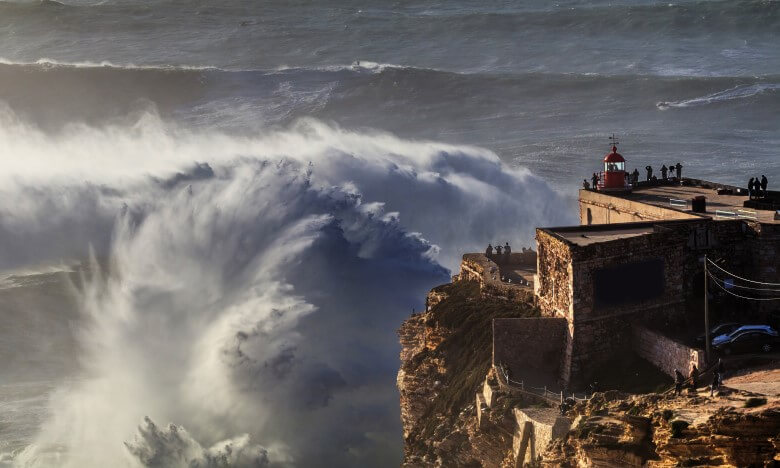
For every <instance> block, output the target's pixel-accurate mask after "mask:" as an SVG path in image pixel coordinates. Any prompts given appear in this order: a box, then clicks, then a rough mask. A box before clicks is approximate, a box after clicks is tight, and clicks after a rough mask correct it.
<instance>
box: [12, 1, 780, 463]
mask: <svg viewBox="0 0 780 468" xmlns="http://www.w3.org/2000/svg"><path fill="white" fill-rule="evenodd" d="M778 44H780V3H779V2H776V1H746V0H737V1H681V2H671V3H670V2H668V1H667V2H649V1H629V0H624V1H610V2H606V1H577V0H568V1H559V2H556V3H552V2H546V1H545V2H542V1H535V0H531V1H523V2H514V1H513V2H509V1H479V2H477V1H466V0H454V1H447V2H440V1H397V2H379V1H363V2H358V1H335V0H333V1H331V0H327V1H321V2H312V1H304V0H295V1H276V0H270V1H266V2H254V1H225V2H219V3H214V2H205V1H183V0H160V1H155V2H150V1H130V0H127V1H125V0H120V1H111V0H104V1H82V0H69V1H64V2H57V1H51V0H44V1H36V2H22V1H13V2H9V1H0V162H2V168H3V169H2V171H0V271H2V272H3V273H2V274H0V312H2V318H3V322H4V324H5V325H4V326H3V327H0V408H2V410H1V411H0V464H3V463H5V464H7V465H9V466H188V465H192V464H194V465H193V466H224V465H225V464H228V465H233V466H397V464H398V462H399V460H400V457H401V447H402V435H401V431H400V421H399V410H398V394H397V391H396V390H395V386H394V385H395V372H396V371H397V367H398V357H397V353H398V345H397V342H396V341H397V339H396V336H395V330H396V329H397V327H398V326H399V325H400V322H401V321H402V320H403V319H404V318H405V317H406V316H407V315H408V314H409V313H410V312H411V310H412V309H413V308H416V309H417V310H419V309H420V307H422V299H423V298H424V294H425V292H426V291H427V290H428V289H429V288H430V287H431V286H434V285H435V284H438V283H441V282H444V281H446V280H447V277H448V274H449V271H448V270H450V271H451V270H452V269H454V268H456V267H457V264H458V258H459V255H460V254H461V253H462V252H465V251H469V250H475V249H478V250H481V249H482V248H484V247H483V245H484V244H487V242H498V241H500V242H502V243H503V242H505V241H509V242H511V243H513V244H515V245H518V246H519V245H530V244H531V242H532V239H533V228H534V227H535V226H538V225H555V224H558V225H560V224H567V223H576V222H577V219H576V207H575V195H576V189H577V188H578V187H579V184H580V183H581V181H582V179H583V178H587V177H588V174H591V173H592V172H593V171H595V170H598V168H599V161H600V159H601V157H603V155H604V153H606V152H607V149H608V144H609V141H608V140H607V136H609V135H611V134H613V133H614V134H616V135H618V136H619V138H620V141H621V145H620V151H621V153H622V154H623V155H624V156H625V157H626V159H627V160H628V167H629V168H630V169H631V168H633V167H638V168H640V169H641V168H643V167H644V166H646V165H648V164H650V165H653V166H654V167H660V166H661V165H662V164H666V165H667V166H668V165H669V164H670V163H677V162H681V163H682V164H683V166H684V169H683V173H684V175H689V176H696V177H700V178H705V179H712V180H717V181H721V182H725V183H734V184H744V183H745V182H746V180H747V179H748V178H750V177H754V176H760V175H761V174H765V175H766V176H767V177H768V178H769V181H770V188H772V187H773V186H774V184H773V182H774V180H778V179H780V158H778V148H780V48H778ZM146 417H148V419H145V418H146ZM169 424H173V426H169ZM226 447H227V448H226ZM219 463H223V464H222V465H220V464H219ZM198 464H200V465H198Z"/></svg>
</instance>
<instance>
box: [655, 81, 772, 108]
mask: <svg viewBox="0 0 780 468" xmlns="http://www.w3.org/2000/svg"><path fill="white" fill-rule="evenodd" d="M778 89H780V83H756V84H752V85H742V86H735V87H733V88H729V89H726V90H723V91H718V92H716V93H712V94H708V95H706V96H701V97H697V98H693V99H685V100H682V101H671V102H666V101H663V102H659V103H658V104H656V106H657V107H658V108H659V109H661V110H666V109H669V108H675V107H676V108H680V107H696V106H705V105H707V104H715V103H719V102H724V101H731V100H734V99H745V98H749V97H753V96H756V95H758V94H763V93H767V92H774V91H776V90H778Z"/></svg>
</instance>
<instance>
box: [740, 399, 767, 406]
mask: <svg viewBox="0 0 780 468" xmlns="http://www.w3.org/2000/svg"><path fill="white" fill-rule="evenodd" d="M765 404H766V398H764V397H750V398H748V399H747V400H745V408H755V407H756V406H762V405H765Z"/></svg>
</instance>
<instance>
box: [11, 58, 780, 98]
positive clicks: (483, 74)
mask: <svg viewBox="0 0 780 468" xmlns="http://www.w3.org/2000/svg"><path fill="white" fill-rule="evenodd" d="M0 65H5V66H10V67H31V68H37V69H40V70H56V69H62V70H68V69H83V70H115V71H122V70H127V71H148V72H165V73H171V72H180V73H187V72H214V73H228V74H231V73H257V74H262V75H274V74H297V73H325V74H327V73H334V74H339V73H344V72H346V73H355V74H366V75H376V74H382V73H385V72H400V73H420V74H442V75H449V76H458V77H467V78H471V77H474V78H500V79H518V78H519V79H524V78H528V77H532V78H533V77H537V78H544V77H563V78H565V79H570V80H581V79H585V80H592V79H596V78H603V79H610V80H624V81H630V80H636V79H643V78H654V79H659V80H663V79H671V80H674V79H698V80H703V81H706V80H715V79H729V78H730V79H735V80H736V79H764V80H767V79H775V78H777V75H774V74H769V75H758V76H756V75H750V76H741V75H730V74H723V75H719V74H713V73H704V72H702V73H699V72H697V71H695V70H693V69H683V68H658V69H656V70H652V71H649V72H647V73H619V72H618V73H603V72H558V71H500V70H494V71H491V70H471V71H464V70H449V69H444V68H436V67H421V66H415V65H403V64H395V63H383V62H374V61H370V60H355V61H354V62H352V63H350V64H334V65H313V66H296V65H280V66H278V67H275V68H270V69H263V68H223V67H218V66H213V65H187V64H140V65H139V64H134V63H116V62H112V61H110V60H100V61H92V60H83V61H73V62H70V61H62V60H57V59H51V58H47V57H42V58H39V59H37V60H34V61H25V60H11V59H7V58H4V57H0ZM661 104H667V103H659V106H660V105H661Z"/></svg>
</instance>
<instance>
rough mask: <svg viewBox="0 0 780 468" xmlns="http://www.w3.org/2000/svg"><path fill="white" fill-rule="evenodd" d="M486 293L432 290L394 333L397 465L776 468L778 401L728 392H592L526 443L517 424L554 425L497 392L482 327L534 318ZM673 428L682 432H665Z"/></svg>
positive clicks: (459, 285) (464, 287) (522, 304)
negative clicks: (566, 426)
mask: <svg viewBox="0 0 780 468" xmlns="http://www.w3.org/2000/svg"><path fill="white" fill-rule="evenodd" d="M486 289H487V288H484V283H481V282H480V281H475V280H467V279H462V280H461V281H458V282H455V283H452V284H447V285H442V286H439V287H437V288H434V289H433V290H432V291H431V292H430V293H429V295H428V298H427V303H428V307H427V310H426V311H425V312H423V313H421V314H416V315H414V316H412V317H410V318H409V319H408V320H407V321H406V322H404V324H403V325H402V326H401V328H400V330H399V337H400V341H401V345H402V349H401V368H400V370H399V372H398V379H397V384H398V389H399V391H400V395H401V402H400V403H401V419H402V422H403V433H404V459H403V466H406V467H418V466H420V467H421V466H444V467H463V466H466V467H521V466H528V463H529V462H532V463H533V466H549V467H553V466H556V467H557V466H565V467H586V466H598V467H631V466H635V467H645V466H649V467H671V466H778V465H780V399H779V398H778V397H777V396H774V397H772V396H770V397H766V398H765V402H763V403H760V404H759V405H758V406H755V407H746V402H748V400H750V399H751V398H756V395H754V394H750V393H748V392H745V391H738V390H730V389H724V391H723V392H722V393H721V394H719V395H716V396H714V397H709V392H708V391H705V390H700V391H699V392H698V393H697V394H695V395H683V396H679V397H675V396H672V395H660V394H647V395H629V394H622V393H619V392H615V391H611V392H605V393H597V394H596V395H595V396H594V398H593V399H591V400H590V401H587V402H580V403H577V404H576V405H575V406H574V408H573V409H572V410H571V411H570V412H569V413H568V414H567V417H568V420H569V422H570V423H571V424H570V427H571V429H570V430H568V432H565V434H564V435H562V436H560V435H558V436H555V437H553V438H554V439H555V438H556V437H557V440H553V441H552V442H551V443H549V444H547V445H546V449H545V450H541V449H540V448H539V443H538V442H539V440H537V441H536V442H534V441H529V442H524V441H523V437H522V435H523V428H522V427H520V426H521V425H523V424H524V419H523V418H526V419H527V418H528V417H529V415H530V416H533V414H535V413H540V414H541V413H544V415H543V416H544V417H543V418H541V419H544V418H548V417H552V416H553V415H556V414H557V409H554V408H547V409H544V406H545V405H544V404H542V403H540V402H539V401H534V400H533V399H530V397H528V396H523V395H518V394H513V392H512V391H511V389H507V388H502V387H501V386H500V385H498V384H497V381H496V376H495V371H494V370H493V369H492V368H491V355H490V353H491V341H492V327H491V323H492V321H493V319H494V318H504V317H536V316H539V311H538V309H537V308H536V307H535V306H534V305H533V303H532V300H530V299H529V300H528V301H523V300H519V301H518V300H517V299H516V298H513V299H515V300H507V298H505V297H502V296H503V295H501V294H495V291H492V290H486ZM475 396H476V398H475ZM759 402H760V400H759ZM748 406H749V405H748ZM529 407H531V408H534V409H531V410H522V411H519V409H523V408H529ZM536 408H538V409H536ZM541 419H540V420H541ZM674 421H680V422H674ZM673 425H677V426H680V427H683V426H684V428H683V429H682V430H680V431H679V432H678V433H674V434H673V430H672V426H673ZM555 426H556V427H557V422H556V423H555ZM551 427H553V426H552V425H551ZM536 431H537V432H536V434H537V438H538V437H539V435H540V434H541V432H539V428H537V429H536ZM543 442H544V440H543ZM534 444H536V446H537V447H534V450H531V448H530V446H533V445H534ZM545 444H546V442H544V443H542V444H541V445H542V446H544V445H545Z"/></svg>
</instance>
